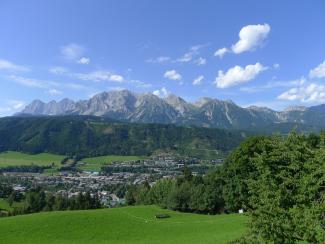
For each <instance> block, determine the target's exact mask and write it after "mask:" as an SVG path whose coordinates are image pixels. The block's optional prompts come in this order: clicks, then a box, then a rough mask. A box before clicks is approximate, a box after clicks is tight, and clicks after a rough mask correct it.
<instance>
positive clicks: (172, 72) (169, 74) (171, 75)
mask: <svg viewBox="0 0 325 244" xmlns="http://www.w3.org/2000/svg"><path fill="white" fill-rule="evenodd" d="M164 77H165V78H167V79H170V80H181V79H182V76H181V75H180V74H179V73H177V71H176V70H174V69H173V70H167V71H166V72H165V74H164Z"/></svg>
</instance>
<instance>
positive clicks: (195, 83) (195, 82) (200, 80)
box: [192, 75, 204, 86]
mask: <svg viewBox="0 0 325 244" xmlns="http://www.w3.org/2000/svg"><path fill="white" fill-rule="evenodd" d="M203 79H204V76H203V75H200V76H198V77H196V78H195V79H194V80H193V82H192V84H193V85H194V86H196V85H201V84H202V81H203Z"/></svg>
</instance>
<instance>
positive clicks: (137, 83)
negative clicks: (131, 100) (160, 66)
mask: <svg viewBox="0 0 325 244" xmlns="http://www.w3.org/2000/svg"><path fill="white" fill-rule="evenodd" d="M130 83H131V84H133V85H134V86H135V87H139V88H149V87H151V86H152V85H151V84H150V83H146V82H144V81H141V80H130Z"/></svg>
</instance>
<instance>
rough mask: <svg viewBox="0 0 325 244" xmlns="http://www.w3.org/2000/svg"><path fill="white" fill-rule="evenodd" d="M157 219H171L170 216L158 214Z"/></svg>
mask: <svg viewBox="0 0 325 244" xmlns="http://www.w3.org/2000/svg"><path fill="white" fill-rule="evenodd" d="M155 216H156V219H167V218H170V215H168V214H156V215H155Z"/></svg>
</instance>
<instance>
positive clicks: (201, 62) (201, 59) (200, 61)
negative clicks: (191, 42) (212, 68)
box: [194, 57, 207, 66]
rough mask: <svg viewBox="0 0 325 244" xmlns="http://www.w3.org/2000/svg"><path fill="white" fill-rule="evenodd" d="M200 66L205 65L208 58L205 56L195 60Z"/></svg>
mask: <svg viewBox="0 0 325 244" xmlns="http://www.w3.org/2000/svg"><path fill="white" fill-rule="evenodd" d="M194 63H196V64H197V65H198V66H201V65H205V64H206V63H207V60H206V59H205V58H202V57H199V58H198V59H197V60H195V61H194Z"/></svg>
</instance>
